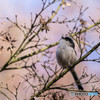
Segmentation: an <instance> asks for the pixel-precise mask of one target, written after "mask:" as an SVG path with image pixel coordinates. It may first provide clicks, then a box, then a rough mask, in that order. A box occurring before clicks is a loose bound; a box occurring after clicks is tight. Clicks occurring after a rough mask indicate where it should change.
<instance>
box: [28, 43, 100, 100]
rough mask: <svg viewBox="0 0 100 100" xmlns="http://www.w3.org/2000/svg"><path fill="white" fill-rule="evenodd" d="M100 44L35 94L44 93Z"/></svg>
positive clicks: (37, 95)
mask: <svg viewBox="0 0 100 100" xmlns="http://www.w3.org/2000/svg"><path fill="white" fill-rule="evenodd" d="M99 46H100V42H99V43H98V44H96V45H95V46H94V47H93V48H92V49H91V50H90V51H89V52H87V53H86V54H85V55H84V56H83V57H81V58H80V59H79V60H77V61H76V62H75V63H74V64H73V65H72V66H71V67H70V68H66V69H65V70H64V72H62V73H60V75H59V76H56V77H55V78H54V79H53V80H52V81H51V82H49V83H48V85H47V86H46V87H45V88H43V89H42V90H40V91H39V92H38V93H37V94H36V95H35V96H36V97H39V96H40V95H41V94H42V93H44V92H45V91H47V90H49V88H50V86H52V85H53V84H54V83H55V82H57V81H58V80H59V79H60V78H62V77H63V76H64V75H65V74H66V73H67V72H69V71H70V70H71V69H72V68H74V67H75V66H76V65H77V64H78V63H80V62H81V61H84V59H85V58H86V57H88V56H89V55H90V54H91V53H92V52H93V51H94V50H96V49H97V48H98V47H99ZM33 98H34V96H32V97H31V99H30V100H33Z"/></svg>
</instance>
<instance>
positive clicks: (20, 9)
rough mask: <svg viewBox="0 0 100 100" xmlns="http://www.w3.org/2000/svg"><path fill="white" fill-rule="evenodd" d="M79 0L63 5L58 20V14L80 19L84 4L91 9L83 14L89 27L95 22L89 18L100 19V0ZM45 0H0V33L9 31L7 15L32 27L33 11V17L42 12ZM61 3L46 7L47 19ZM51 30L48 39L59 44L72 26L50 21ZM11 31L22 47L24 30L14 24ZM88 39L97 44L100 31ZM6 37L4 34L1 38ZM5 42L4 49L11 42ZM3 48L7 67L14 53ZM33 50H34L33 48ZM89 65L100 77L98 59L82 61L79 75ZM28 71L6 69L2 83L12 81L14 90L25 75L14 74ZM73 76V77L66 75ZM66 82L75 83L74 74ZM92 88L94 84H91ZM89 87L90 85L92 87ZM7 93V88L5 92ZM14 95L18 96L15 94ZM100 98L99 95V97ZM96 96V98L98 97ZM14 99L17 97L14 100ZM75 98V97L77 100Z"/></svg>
mask: <svg viewBox="0 0 100 100" xmlns="http://www.w3.org/2000/svg"><path fill="white" fill-rule="evenodd" d="M73 1H74V2H75V3H71V6H66V7H65V8H64V9H63V8H61V9H60V10H59V12H58V14H57V16H55V18H54V19H56V18H57V17H60V18H61V19H63V18H64V17H67V18H68V19H69V20H70V19H72V18H76V17H77V16H78V15H79V11H80V7H81V5H82V6H83V8H86V7H88V9H87V10H86V11H85V13H84V15H83V19H84V20H85V21H87V23H88V26H89V25H92V24H93V22H92V21H91V19H90V18H89V16H90V17H91V18H92V19H93V20H94V21H95V22H96V21H99V20H100V1H99V0H95V1H94V0H77V1H76V0H73ZM41 4H42V2H41V0H6V1H4V0H0V32H2V31H3V32H6V31H7V30H9V26H11V23H10V22H9V21H8V20H7V19H6V18H7V17H8V18H9V19H11V20H12V21H15V15H17V16H18V22H19V23H20V24H22V25H24V24H26V25H27V26H28V27H30V23H31V21H30V18H31V16H30V14H31V13H32V14H33V19H34V17H35V14H36V13H38V12H39V11H40V10H41V7H42V5H41ZM58 5H59V3H56V4H53V5H52V6H50V7H49V8H48V9H46V10H45V11H44V12H43V14H42V16H43V17H44V18H47V16H51V15H52V13H51V12H52V10H56V9H57V7H58ZM72 26H73V25H71V24H70V28H69V29H70V30H71V29H72ZM49 27H50V31H49V32H48V34H46V37H47V38H48V42H47V43H55V42H57V41H59V40H60V38H61V36H62V35H65V34H67V33H68V31H69V30H68V28H67V27H66V25H65V24H50V26H49ZM9 33H10V34H11V36H12V37H13V38H17V40H18V41H17V42H16V43H15V44H16V47H18V46H19V43H20V42H21V40H22V38H23V35H22V34H21V31H19V29H17V28H15V27H13V28H11V30H10V31H9ZM87 33H88V34H87V40H88V41H89V42H90V43H92V44H93V45H95V44H96V43H97V42H98V41H99V35H100V34H98V33H96V32H95V31H88V32H87ZM1 38H2V37H1ZM1 45H3V46H4V48H5V49H6V48H7V47H8V46H9V43H5V42H2V41H0V46H1ZM5 49H4V50H3V51H2V52H1V54H0V66H3V65H4V64H5V62H6V61H7V60H8V59H9V57H10V54H9V52H7V51H6V50H5ZM55 50H56V47H55V48H54V51H55ZM88 50H90V48H88ZM29 52H30V51H29ZM95 57H97V54H96V52H94V53H93V54H91V55H90V58H95ZM84 67H87V73H89V74H91V73H93V74H96V75H97V77H99V76H100V71H99V69H100V68H99V67H100V63H94V62H84V63H80V64H78V65H77V67H76V70H77V72H78V74H79V76H80V75H81V74H82V71H81V69H82V68H84ZM26 73H27V71H26V70H25V69H23V71H22V70H16V71H15V70H14V71H4V72H0V83H1V82H2V83H8V84H10V86H9V88H10V89H11V90H12V91H14V89H13V86H12V85H15V86H16V85H17V84H18V83H19V82H20V81H21V80H22V79H21V77H19V76H17V77H16V78H13V74H16V75H24V74H26ZM66 76H67V77H70V78H66ZM62 81H63V82H64V83H67V84H69V83H71V82H72V81H73V78H72V76H71V74H70V73H68V74H67V75H65V76H64V78H63V79H62ZM60 82H61V81H58V84H60ZM25 85H26V84H24V83H23V85H22V87H21V89H20V90H21V91H20V92H19V94H21V95H19V96H20V97H19V98H20V99H19V100H24V99H25V91H24V90H25ZM96 85H97V86H99V84H98V83H97V84H96ZM90 87H91V85H90ZM90 87H89V86H88V87H86V88H90ZM5 92H7V91H5ZM30 93H31V90H30ZM30 93H28V94H27V96H26V98H29V97H30V95H31V94H30ZM8 95H9V96H11V95H10V94H8ZM0 98H2V99H1V100H6V98H4V96H3V95H2V94H0ZM11 98H14V97H13V96H12V97H11ZM97 99H98V98H97ZM97 99H95V100H97ZM12 100H13V99H12ZM74 100H75V99H74ZM98 100H99V99H98Z"/></svg>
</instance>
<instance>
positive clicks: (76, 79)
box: [71, 69, 84, 90]
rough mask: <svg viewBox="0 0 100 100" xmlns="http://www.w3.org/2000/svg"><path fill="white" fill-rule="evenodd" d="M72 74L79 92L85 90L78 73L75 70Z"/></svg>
mask: <svg viewBox="0 0 100 100" xmlns="http://www.w3.org/2000/svg"><path fill="white" fill-rule="evenodd" d="M71 74H72V76H73V78H74V80H75V82H76V84H77V87H78V89H79V90H84V88H83V86H82V83H81V82H80V80H79V78H78V76H77V73H76V71H75V70H74V69H72V70H71Z"/></svg>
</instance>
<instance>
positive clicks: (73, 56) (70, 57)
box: [56, 36, 84, 90]
mask: <svg viewBox="0 0 100 100" xmlns="http://www.w3.org/2000/svg"><path fill="white" fill-rule="evenodd" d="M56 59H57V62H58V64H59V65H60V66H61V67H62V68H63V69H66V68H68V67H70V66H71V65H72V64H73V63H74V62H75V61H76V60H77V53H76V51H75V44H74V41H73V39H72V38H70V37H67V36H66V37H63V36H62V38H61V39H60V41H59V44H58V46H57V49H56ZM70 72H71V74H72V76H73V78H74V81H75V83H76V85H77V87H78V89H79V90H84V88H83V86H82V83H81V82H80V79H79V78H78V75H77V73H76V71H75V68H72V69H71V70H70Z"/></svg>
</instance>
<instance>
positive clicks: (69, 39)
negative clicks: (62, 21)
mask: <svg viewBox="0 0 100 100" xmlns="http://www.w3.org/2000/svg"><path fill="white" fill-rule="evenodd" d="M62 39H65V40H66V41H69V42H70V43H72V45H71V46H72V47H73V48H75V44H74V42H73V40H72V39H71V38H69V37H62Z"/></svg>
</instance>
